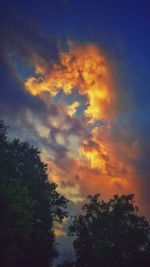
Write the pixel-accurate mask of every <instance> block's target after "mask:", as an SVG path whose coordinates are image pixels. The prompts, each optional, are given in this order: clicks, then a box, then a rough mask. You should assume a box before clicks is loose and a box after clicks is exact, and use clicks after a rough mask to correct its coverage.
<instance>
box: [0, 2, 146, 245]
mask: <svg viewBox="0 0 150 267" xmlns="http://www.w3.org/2000/svg"><path fill="white" fill-rule="evenodd" d="M149 62H150V17H149V1H148V0H147V1H144V0H141V1H140V0H133V1H128V0H126V1H116V0H114V1H111V0H105V1H103V0H101V1H100V0H92V1H88V0H87V1H84V0H83V1H81V0H55V1H53V0H52V1H41V2H40V3H38V1H33V0H30V1H15V0H14V1H13V3H12V1H7V0H5V1H1V8H0V116H1V118H2V119H4V120H5V122H6V124H8V125H9V126H10V129H9V135H10V136H11V137H19V138H20V139H21V140H28V141H29V142H30V143H31V144H34V145H35V146H38V147H39V148H40V150H41V156H42V159H43V160H44V161H46V162H47V163H48V171H49V177H50V179H51V180H53V181H55V182H56V183H57V184H58V185H59V187H58V189H59V191H60V192H61V193H63V194H64V195H65V196H66V197H67V198H69V199H70V200H71V204H70V205H71V206H70V213H71V212H72V213H73V212H75V211H76V210H78V209H79V206H80V203H81V202H83V201H84V198H85V196H87V195H88V194H94V193H97V192H100V193H101V195H102V198H104V199H108V198H109V197H111V196H112V195H113V194H116V193H118V194H123V193H135V194H136V200H137V204H138V206H139V207H140V210H141V212H142V213H143V214H145V215H146V216H148V217H149V218H150V213H149V207H150V194H149V188H150V91H149V89H150V75H149V71H150V68H149V64H150V63H149ZM71 207H72V208H71ZM57 235H58V236H60V238H62V237H63V238H64V239H63V240H65V237H64V235H65V233H64V231H63V230H62V229H57ZM61 242H62V239H61ZM65 242H66V246H67V242H68V241H65Z"/></svg>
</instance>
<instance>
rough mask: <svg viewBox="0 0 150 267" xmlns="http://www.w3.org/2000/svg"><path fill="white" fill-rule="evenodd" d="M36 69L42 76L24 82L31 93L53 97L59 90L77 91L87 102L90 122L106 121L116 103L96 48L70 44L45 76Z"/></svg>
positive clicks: (67, 92) (108, 74)
mask: <svg viewBox="0 0 150 267" xmlns="http://www.w3.org/2000/svg"><path fill="white" fill-rule="evenodd" d="M35 68H36V73H37V74H40V75H41V77H40V78H36V77H30V78H29V79H28V80H27V81H26V83H25V86H26V88H27V90H28V91H29V92H30V93H31V94H33V95H40V94H41V93H42V92H45V91H48V92H50V93H51V95H53V96H55V95H56V94H57V93H58V92H59V90H60V89H62V90H63V91H64V93H65V94H70V93H71V92H72V90H73V89H74V88H77V90H78V91H79V93H80V94H81V95H85V96H86V97H87V99H88V106H87V108H86V109H85V112H84V114H85V115H86V116H87V117H89V118H90V119H91V120H92V121H93V120H97V119H100V118H107V111H108V110H110V107H109V106H110V105H111V106H112V105H113V103H114V101H115V96H114V94H115V93H114V89H113V86H114V85H113V80H112V76H111V72H110V69H109V66H108V63H107V60H106V57H105V56H104V54H103V53H102V52H101V51H100V50H99V49H98V48H97V47H96V46H95V45H91V44H86V45H80V46H79V45H76V44H74V43H72V42H70V43H69V49H68V51H67V52H60V64H53V66H52V68H51V69H50V70H49V72H48V74H47V72H45V68H43V72H42V66H41V67H39V65H38V66H35ZM76 107H77V106H76ZM69 112H70V109H69Z"/></svg>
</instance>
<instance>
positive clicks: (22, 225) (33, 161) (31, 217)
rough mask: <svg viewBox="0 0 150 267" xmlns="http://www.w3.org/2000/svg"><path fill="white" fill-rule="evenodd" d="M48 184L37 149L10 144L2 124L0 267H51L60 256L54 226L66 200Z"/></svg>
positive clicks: (54, 187)
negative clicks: (53, 261)
mask: <svg viewBox="0 0 150 267" xmlns="http://www.w3.org/2000/svg"><path fill="white" fill-rule="evenodd" d="M56 187H57V185H56V184H55V183H53V182H50V181H49V180H48V175H47V165H46V164H44V163H43V162H42V161H41V159H40V152H39V150H38V149H37V148H35V147H33V146H31V145H29V144H28V143H27V142H20V141H19V140H16V139H14V140H12V141H10V140H9V139H8V138H7V127H6V126H5V124H4V123H3V122H2V121H0V266H1V267H12V266H13V267H18V266H21V267H24V266H28V267H30V266H32V267H33V266H36V267H48V266H51V264H52V260H53V257H54V256H56V255H57V250H56V247H55V235H54V224H55V222H59V223H61V222H62V220H63V218H64V217H65V216H67V213H66V205H67V200H66V199H65V197H63V196H62V195H60V194H59V193H58V192H57V191H56Z"/></svg>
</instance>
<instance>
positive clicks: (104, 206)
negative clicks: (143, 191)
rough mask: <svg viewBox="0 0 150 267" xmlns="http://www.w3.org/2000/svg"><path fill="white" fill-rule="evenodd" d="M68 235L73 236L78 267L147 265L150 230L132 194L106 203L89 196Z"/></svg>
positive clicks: (149, 255)
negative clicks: (140, 214) (139, 213)
mask: <svg viewBox="0 0 150 267" xmlns="http://www.w3.org/2000/svg"><path fill="white" fill-rule="evenodd" d="M69 234H70V235H74V236H75V241H74V249H75V252H76V257H77V262H76V266H77V267H92V266H94V267H100V266H102V267H109V266H111V267H112V266H114V267H124V266H132V267H134V266H136V267H137V266H141V267H142V266H144V267H146V266H147V267H148V266H150V227H149V224H148V222H147V220H146V219H145V217H142V216H139V215H138V208H137V207H136V206H135V204H134V195H132V194H130V195H122V196H118V195H114V197H113V198H112V199H110V200H108V201H103V200H101V199H100V195H98V194H97V195H95V196H89V197H88V202H87V203H86V204H85V205H84V206H83V214H80V215H79V216H76V217H74V219H73V223H72V225H71V226H70V233H69Z"/></svg>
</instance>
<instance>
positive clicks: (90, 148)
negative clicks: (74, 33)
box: [25, 42, 139, 202]
mask: <svg viewBox="0 0 150 267" xmlns="http://www.w3.org/2000/svg"><path fill="white" fill-rule="evenodd" d="M35 70H36V73H37V74H38V78H37V77H30V78H29V79H28V80H27V81H26V83H25V86H26V89H27V90H28V91H29V92H30V93H31V94H32V95H35V96H36V95H38V96H40V97H41V99H42V100H43V101H44V103H47V99H46V97H45V96H44V95H43V93H44V92H49V93H50V95H51V96H55V95H57V94H58V92H59V91H60V90H63V92H64V94H66V95H69V94H71V92H72V91H73V90H74V88H76V90H78V93H79V95H84V96H85V97H86V99H87V105H86V107H85V108H84V112H83V116H82V117H81V118H80V120H84V127H85V130H86V132H89V134H88V136H87V135H86V134H85V135H84V134H81V136H77V134H76V133H75V132H74V133H72V132H71V133H70V135H69V134H68V135H65V136H64V135H62V133H61V129H59V132H58V133H57V135H56V138H55V140H56V142H57V143H58V145H64V146H66V147H67V154H66V156H65V157H64V158H62V159H59V162H57V161H56V160H55V159H53V160H51V159H47V160H48V162H49V166H50V177H53V179H54V181H55V182H56V183H58V184H59V185H60V186H59V190H60V191H61V192H62V193H63V194H65V195H66V196H67V197H69V198H70V199H71V200H72V201H74V202H77V201H81V200H82V199H83V198H82V196H84V195H87V194H89V193H91V194H92V193H95V192H101V193H102V194H103V196H104V197H110V195H113V194H114V193H124V192H126V193H130V192H133V193H134V192H138V190H139V189H138V187H137V184H136V182H135V169H134V166H133V164H132V162H133V161H134V160H136V157H137V156H138V153H137V152H138V140H135V138H131V139H130V131H129V129H127V128H126V127H125V126H124V125H123V124H119V123H118V125H117V127H116V128H115V127H114V124H115V116H114V115H116V116H119V115H118V114H117V113H116V110H117V106H119V105H118V102H119V101H120V99H119V97H118V92H117V89H116V87H115V83H114V81H113V78H112V73H111V71H110V67H109V63H108V61H107V58H106V56H105V55H104V53H102V51H100V49H98V47H97V46H95V45H92V44H85V45H77V44H74V43H72V42H70V43H69V46H68V50H67V51H65V52H62V51H60V62H59V63H57V64H56V63H53V65H52V67H51V69H49V70H45V68H42V65H41V66H39V65H37V66H35ZM39 75H40V77H39ZM79 105H80V102H78V101H74V102H73V103H72V104H70V105H66V111H65V112H66V114H65V115H67V116H69V118H70V123H71V120H72V123H74V122H73V117H74V116H75V114H76V110H77V108H78V107H79ZM65 115H64V111H63V112H62V111H61V112H60V114H59V116H60V118H59V122H60V123H62V127H61V128H62V129H63V128H64V126H63V125H65V122H64V118H65ZM45 116H46V115H45ZM102 119H103V120H104V122H105V123H104V126H100V127H95V126H94V123H95V122H96V121H97V120H102ZM116 121H117V119H116ZM54 122H55V124H54V125H53V126H54V127H55V128H56V127H59V125H58V124H59V123H58V121H56V119H55V118H54ZM39 129H40V128H39ZM62 166H63V167H62ZM77 177H78V178H77Z"/></svg>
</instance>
